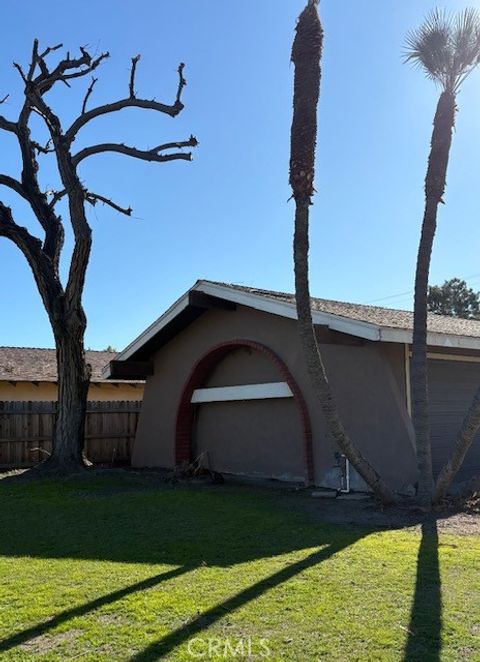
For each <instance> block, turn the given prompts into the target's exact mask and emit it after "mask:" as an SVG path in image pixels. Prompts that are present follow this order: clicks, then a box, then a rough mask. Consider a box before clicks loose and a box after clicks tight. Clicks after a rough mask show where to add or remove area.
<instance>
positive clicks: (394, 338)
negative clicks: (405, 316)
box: [380, 327, 480, 349]
mask: <svg viewBox="0 0 480 662" xmlns="http://www.w3.org/2000/svg"><path fill="white" fill-rule="evenodd" d="M412 336H413V332H412V331H409V330H408V329H393V328H391V327H384V328H382V329H381V330H380V340H381V341H383V342H393V343H407V344H409V345H411V344H412ZM427 345H431V346H432V347H450V348H458V349H480V338H473V337H472V336H453V335H450V334H448V333H434V332H429V333H428V334H427Z"/></svg>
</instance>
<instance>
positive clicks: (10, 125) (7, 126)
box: [0, 115, 18, 133]
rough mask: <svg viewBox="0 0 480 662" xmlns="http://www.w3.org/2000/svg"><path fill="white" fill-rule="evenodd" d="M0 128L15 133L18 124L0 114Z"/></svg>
mask: <svg viewBox="0 0 480 662" xmlns="http://www.w3.org/2000/svg"><path fill="white" fill-rule="evenodd" d="M0 129H2V130H3V131H10V133H17V130H18V126H17V123H16V122H11V121H10V120H7V118H6V117H4V116H3V115H0Z"/></svg>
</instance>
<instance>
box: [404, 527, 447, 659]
mask: <svg viewBox="0 0 480 662" xmlns="http://www.w3.org/2000/svg"><path fill="white" fill-rule="evenodd" d="M441 634H442V595H441V580H440V564H439V559H438V531H437V524H436V522H428V523H424V524H423V525H422V540H421V543H420V547H419V549H418V561H417V579H416V584H415V594H414V597H413V603H412V610H411V614H410V624H409V628H408V639H407V643H406V646H405V653H404V658H403V659H404V662H420V661H421V662H438V661H439V660H440V653H441V650H442V641H441Z"/></svg>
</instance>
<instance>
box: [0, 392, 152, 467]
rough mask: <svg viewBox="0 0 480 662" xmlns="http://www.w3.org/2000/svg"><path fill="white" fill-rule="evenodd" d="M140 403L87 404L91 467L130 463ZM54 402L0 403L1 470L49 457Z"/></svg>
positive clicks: (87, 436)
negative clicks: (95, 464) (92, 464)
mask: <svg viewBox="0 0 480 662" xmlns="http://www.w3.org/2000/svg"><path fill="white" fill-rule="evenodd" d="M141 404H142V403H141V401H127V400H118V401H109V402H89V403H88V408H87V420H86V429H85V452H86V455H87V457H88V459H89V460H90V461H91V462H94V463H100V464H117V463H129V462H130V457H131V451H132V447H133V441H134V439H135V431H136V429H137V423H138V417H139V414H140V407H141ZM56 407H57V403H56V402H20V401H19V402H2V401H0V469H13V468H20V467H30V466H32V465H34V464H37V463H38V462H40V461H41V460H42V459H44V458H45V457H47V456H48V453H50V452H51V449H52V442H51V438H52V431H53V425H54V421H55V412H56Z"/></svg>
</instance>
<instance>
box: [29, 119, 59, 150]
mask: <svg viewBox="0 0 480 662" xmlns="http://www.w3.org/2000/svg"><path fill="white" fill-rule="evenodd" d="M42 117H43V115H42ZM31 144H32V147H33V148H34V149H36V150H37V152H39V154H52V153H53V152H55V147H53V146H52V139H51V138H50V139H49V140H48V141H47V144H46V145H45V147H43V145H40V143H37V142H36V141H35V140H32V141H31Z"/></svg>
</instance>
